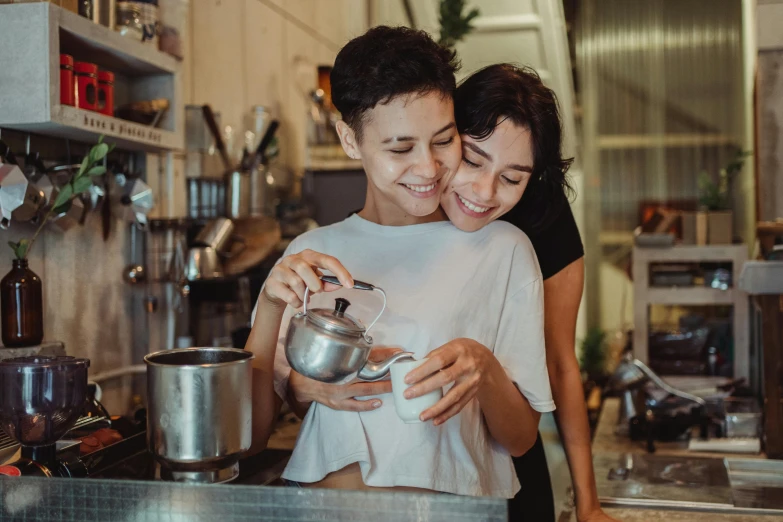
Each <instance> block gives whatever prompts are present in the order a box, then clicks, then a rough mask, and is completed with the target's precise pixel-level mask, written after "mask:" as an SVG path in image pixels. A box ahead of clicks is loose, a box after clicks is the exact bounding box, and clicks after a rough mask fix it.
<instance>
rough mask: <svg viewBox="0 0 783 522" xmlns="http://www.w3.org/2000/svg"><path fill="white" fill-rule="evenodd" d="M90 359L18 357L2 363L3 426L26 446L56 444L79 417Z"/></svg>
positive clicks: (0, 415) (0, 419)
mask: <svg viewBox="0 0 783 522" xmlns="http://www.w3.org/2000/svg"><path fill="white" fill-rule="evenodd" d="M89 367H90V360H89V359H76V358H74V357H67V356H58V357H47V356H33V357H17V358H15V359H7V360H5V361H2V362H0V427H1V428H2V429H3V431H4V432H5V433H6V434H7V435H8V436H9V437H11V438H13V439H14V440H16V441H18V442H19V443H20V444H22V445H24V446H46V445H49V444H53V443H55V442H56V441H57V440H58V439H60V438H62V436H63V435H65V433H66V432H67V431H68V430H69V429H71V428H72V427H73V425H74V424H75V423H76V421H77V420H78V419H79V415H80V414H81V412H82V409H83V408H84V405H85V402H86V397H87V369H88V368H89Z"/></svg>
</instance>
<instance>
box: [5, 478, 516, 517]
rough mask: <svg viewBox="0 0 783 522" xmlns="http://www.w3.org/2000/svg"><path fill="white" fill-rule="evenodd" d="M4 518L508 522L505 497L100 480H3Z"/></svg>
mask: <svg viewBox="0 0 783 522" xmlns="http://www.w3.org/2000/svg"><path fill="white" fill-rule="evenodd" d="M0 520H3V521H8V522H15V521H20V522H21V521H32V520H37V521H49V520H51V521H58V522H89V521H101V522H103V521H106V520H117V521H119V520H143V521H145V522H164V521H165V522H200V521H203V522H214V521H216V520H219V521H220V522H235V521H236V522H239V521H242V522H247V521H251V520H252V521H254V522H255V521H262V522H280V521H283V520H285V521H289V522H296V521H308V522H314V521H319V522H332V521H334V522H336V521H360V520H361V521H366V520H371V521H373V522H392V521H394V522H403V521H405V522H407V521H411V520H416V521H419V522H503V521H506V520H507V515H506V502H505V500H501V499H489V498H476V497H460V496H455V495H421V494H411V493H368V492H360V491H340V490H317V489H298V488H284V487H258V486H239V485H187V484H178V483H173V482H146V481H125V480H99V479H83V480H82V479H37V478H23V477H6V478H0Z"/></svg>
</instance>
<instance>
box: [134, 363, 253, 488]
mask: <svg viewBox="0 0 783 522" xmlns="http://www.w3.org/2000/svg"><path fill="white" fill-rule="evenodd" d="M252 359H253V355H252V354H251V353H250V352H246V351H244V350H237V349H234V348H185V349H178V350H164V351H162V352H156V353H153V354H150V355H147V356H146V357H144V362H145V363H146V364H147V401H148V406H147V443H148V446H149V450H150V451H151V452H152V454H153V455H154V456H155V458H156V459H157V460H158V461H159V462H160V463H161V465H162V470H161V476H162V477H164V478H171V479H173V480H175V481H180V482H209V483H216V482H227V481H229V480H232V479H234V478H236V476H237V475H238V474H239V457H240V456H241V455H242V453H244V452H245V451H247V450H248V449H250V443H251V440H252V402H251V393H252V389H251V388H252V366H251V361H252Z"/></svg>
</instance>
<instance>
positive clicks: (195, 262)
mask: <svg viewBox="0 0 783 522" xmlns="http://www.w3.org/2000/svg"><path fill="white" fill-rule="evenodd" d="M219 277H223V269H222V267H221V264H220V258H219V257H218V254H217V252H216V251H215V249H214V248H211V247H195V248H191V249H190V250H188V256H187V259H186V261H185V279H187V280H188V281H199V280H202V279H217V278H219Z"/></svg>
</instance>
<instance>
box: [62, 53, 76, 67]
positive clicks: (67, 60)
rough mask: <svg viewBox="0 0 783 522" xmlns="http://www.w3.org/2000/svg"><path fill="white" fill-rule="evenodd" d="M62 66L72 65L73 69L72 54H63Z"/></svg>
mask: <svg viewBox="0 0 783 522" xmlns="http://www.w3.org/2000/svg"><path fill="white" fill-rule="evenodd" d="M60 65H70V66H71V67H73V56H71V55H70V54H61V55H60Z"/></svg>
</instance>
